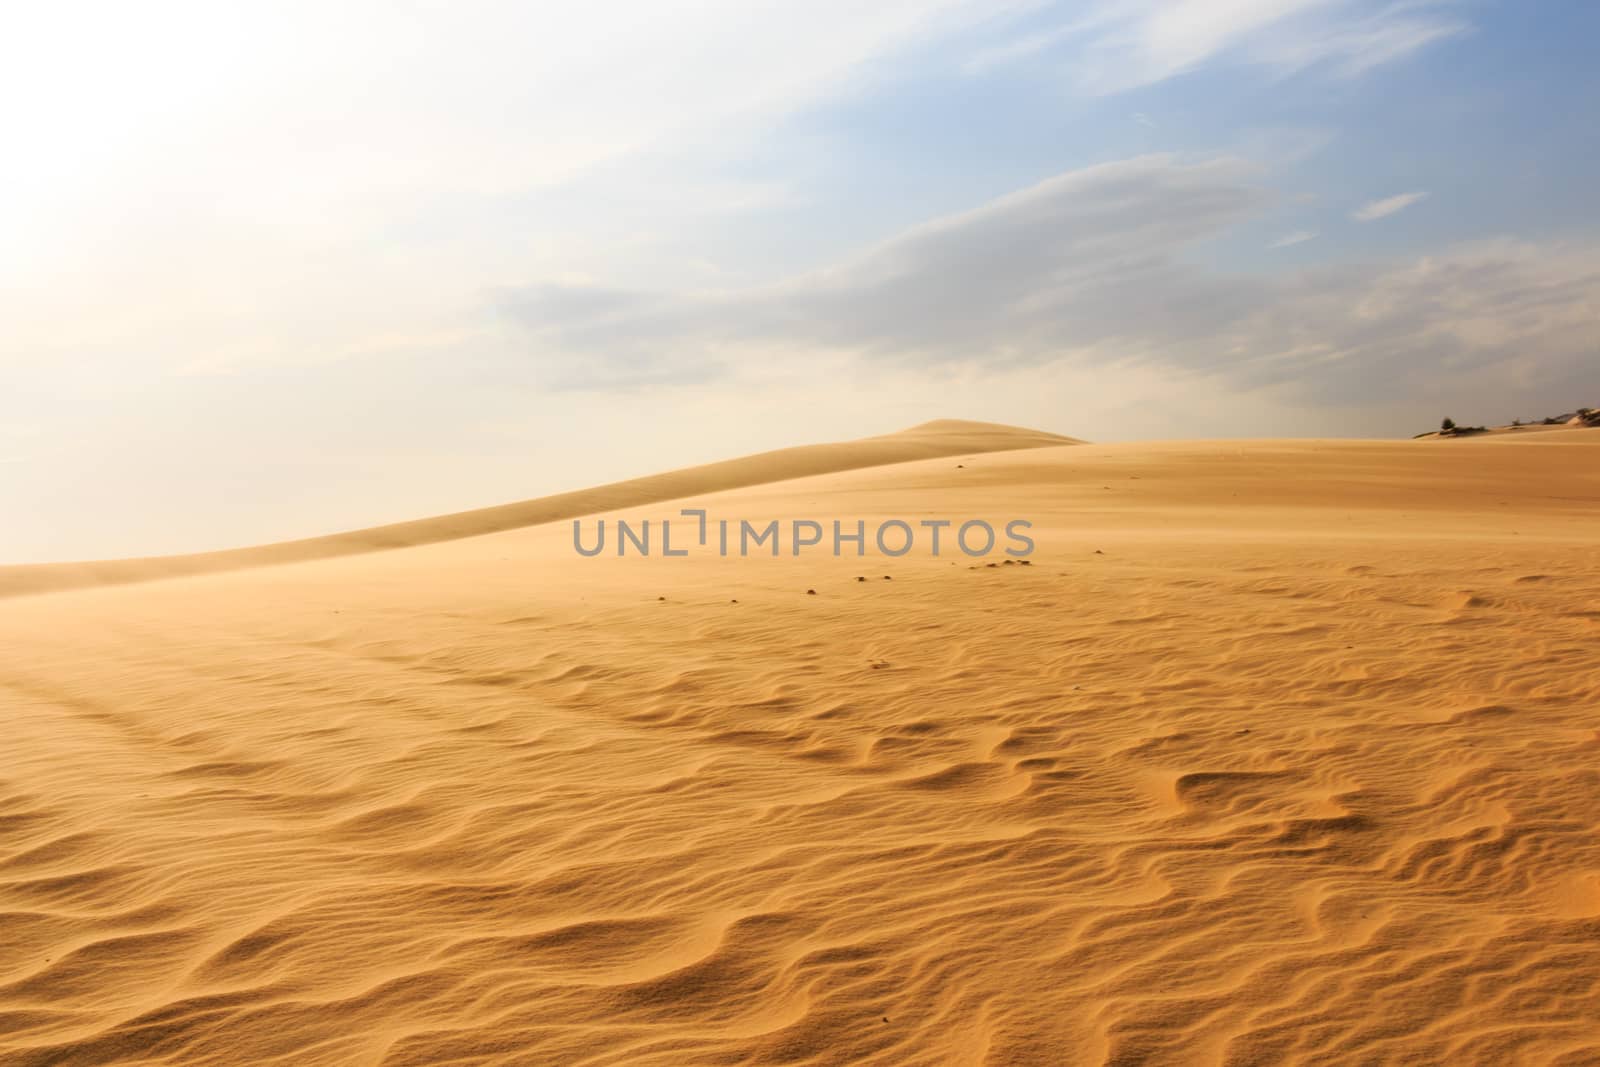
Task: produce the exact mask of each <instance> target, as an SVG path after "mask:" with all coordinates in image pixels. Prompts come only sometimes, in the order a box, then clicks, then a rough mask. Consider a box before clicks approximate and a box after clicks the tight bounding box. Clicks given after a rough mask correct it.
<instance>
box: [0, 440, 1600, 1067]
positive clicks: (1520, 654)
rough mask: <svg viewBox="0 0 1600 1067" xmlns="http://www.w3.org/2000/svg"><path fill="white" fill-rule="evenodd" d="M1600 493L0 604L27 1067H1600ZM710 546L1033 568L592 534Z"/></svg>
mask: <svg viewBox="0 0 1600 1067" xmlns="http://www.w3.org/2000/svg"><path fill="white" fill-rule="evenodd" d="M1002 448H1003V449H1007V450H1000V449H1002ZM956 457H961V458H956ZM1597 460H1600V431H1593V430H1574V431H1572V432H1570V433H1559V434H1555V433H1549V434H1536V435H1527V436H1520V435H1503V436H1500V437H1498V438H1495V439H1491V440H1485V441H1481V442H1466V441H1463V442H1459V443H1450V444H1449V446H1446V445H1445V444H1444V443H1440V442H1427V441H1423V442H1374V441H1252V442H1237V441H1227V442H1223V441H1219V442H1191V443H1161V444H1130V445H1079V446H1074V447H1064V446H1063V445H1062V444H1061V443H1059V442H1057V441H1054V440H1051V439H1047V438H1043V437H1029V436H1028V435H1026V434H1020V435H1019V433H1018V432H1017V431H1009V430H1004V429H981V428H972V427H970V426H962V425H956V426H953V427H952V426H941V425H933V426H930V427H927V428H923V429H920V430H918V431H914V432H910V433H907V434H902V435H894V436H891V437H889V438H879V439H872V440H869V441H867V442H859V443H855V444H851V445H840V446H820V449H814V450H793V451H789V452H784V453H772V454H769V455H767V456H762V457H751V458H750V459H747V460H739V461H733V462H732V463H730V464H720V465H713V466H712V467H706V468H698V469H697V470H695V471H686V472H680V473H679V474H677V475H665V476H660V477H659V478H657V479H645V480H641V481H640V482H634V483H622V484H621V485H618V486H612V487H606V488H605V489H602V490H594V491H592V493H590V494H568V495H567V496H566V497H556V498H549V499H547V500H545V501H538V502H533V503H531V504H524V505H513V506H512V507H510V508H508V509H491V510H490V511H485V512H476V513H470V514H469V515H466V516H452V517H448V518H445V519H440V520H430V521H427V522H422V523H414V524H404V525H402V526H397V527H388V528H385V529H384V531H368V532H365V533H363V534H360V535H355V534H351V535H342V539H341V538H333V539H328V540H326V541H321V542H301V543H299V545H298V546H286V547H285V548H283V549H282V550H281V551H279V550H274V549H272V548H263V549H255V550H248V551H247V552H246V553H236V554H233V555H232V556H229V557H228V558H227V560H226V562H224V563H220V564H218V566H226V567H229V568H234V569H230V570H228V571H227V572H226V573H212V574H202V573H197V572H198V571H200V570H202V569H205V568H209V567H210V566H211V564H210V563H200V564H196V563H193V562H190V563H184V564H181V565H173V564H167V565H162V564H159V563H148V564H137V565H136V564H132V563H127V564H102V565H96V566H94V567H88V568H86V569H83V570H81V571H76V572H73V571H70V570H68V569H64V568H63V569H56V570H53V571H52V570H49V569H44V570H40V569H33V570H30V571H19V570H9V571H6V572H0V587H3V588H5V589H7V590H9V591H10V592H13V593H16V592H23V591H32V592H37V593H40V595H33V596H26V597H16V598H13V599H9V600H6V601H4V602H3V603H0V707H3V708H4V710H5V713H6V726H7V744H6V759H5V761H4V762H3V763H0V1062H4V1063H6V1064H18V1065H32V1064H40V1065H43V1064H105V1063H140V1064H152V1063H171V1064H207V1063H217V1064H222V1063H254V1064H271V1063H279V1064H296V1065H299V1064H378V1063H382V1064H392V1065H399V1064H441V1063H448V1064H629V1065H667V1064H737V1063H801V1064H855V1063H873V1064H896V1065H898V1064H947V1063H948V1064H993V1065H1002V1064H1051V1065H1055V1064H1077V1063H1086V1064H1087V1063H1115V1064H1136V1063H1150V1064H1191V1063H1193V1064H1209V1063H1227V1064H1282V1063H1303V1064H1342V1063H1350V1064H1373V1063H1394V1064H1416V1063H1451V1064H1456V1063H1462V1064H1473V1063H1484V1064H1489V1063H1493V1064H1503V1063H1538V1064H1559V1065H1565V1067H1575V1065H1578V1064H1588V1063H1595V1062H1600V1025H1597V1020H1600V834H1597V818H1600V722H1597V721H1596V718H1595V712H1594V709H1595V708H1596V707H1597V706H1600V656H1597V655H1596V648H1597V647H1600V645H1597V640H1600V553H1597V551H1596V548H1597V543H1600V462H1597ZM680 506H699V507H704V508H706V509H707V510H708V511H709V512H710V513H711V514H712V515H713V516H728V517H746V518H752V519H754V518H764V517H769V516H770V517H779V518H783V517H807V518H821V517H843V518H848V519H856V518H864V519H868V520H870V519H873V518H877V517H886V516H901V517H906V518H910V519H916V518H919V517H928V518H952V519H957V520H960V519H965V518H968V517H984V518H988V519H991V520H997V521H1003V520H1004V519H1007V518H1011V517H1014V516H1021V517H1025V518H1028V519H1030V520H1032V521H1033V523H1034V536H1035V539H1036V541H1037V544H1038V549H1037V551H1036V552H1035V553H1034V555H1033V556H1031V557H1030V558H1029V560H1028V565H1027V566H1023V565H1020V564H1018V563H1010V564H1007V563H1004V562H1002V559H1001V558H999V557H989V558H986V559H969V558H967V557H965V556H961V555H959V554H956V555H949V554H947V555H945V556H942V557H940V558H937V559H935V558H931V557H929V556H928V555H927V554H926V553H921V552H919V553H916V554H913V555H911V556H907V557H903V558H898V559H889V558H885V557H883V556H880V555H877V554H869V555H868V556H866V557H865V558H860V559H858V558H855V557H852V556H848V555H847V556H845V557H843V558H834V557H833V556H831V555H828V554H825V553H814V554H807V555H802V556H799V557H793V556H788V555H784V556H781V557H779V558H776V559H774V558H767V557H762V558H751V559H743V560H741V559H722V558H718V557H716V556H715V555H709V554H695V555H691V556H690V557H688V558H685V559H670V560H669V559H662V558H659V557H651V558H637V557H629V558H617V557H616V556H614V555H611V554H606V555H603V556H600V557H596V558H594V559H581V558H578V557H577V556H576V555H575V554H574V553H573V551H572V546H571V530H570V523H567V522H558V521H554V520H557V519H563V518H570V517H572V516H573V515H575V514H587V515H594V514H595V513H598V512H600V511H602V510H604V511H607V512H609V513H610V514H611V516H612V517H615V516H617V515H624V516H627V517H639V518H643V517H660V516H664V515H672V514H675V512H676V509H677V508H678V507H680ZM596 517H597V516H596ZM473 534H476V536H471V535H473ZM316 545H320V546H321V547H320V548H312V547H309V546H316ZM400 546H407V547H400ZM378 547H400V550H396V551H383V552H375V551H364V549H370V548H378ZM870 551H871V550H870V548H869V552H870ZM251 553H253V554H251ZM312 556H316V557H326V558H314V559H313V558H310V557H312ZM217 558H218V557H209V559H213V560H214V559H217ZM184 559H189V560H193V559H194V558H193V557H184ZM285 560H300V561H299V562H284V561H285ZM255 563H277V564H280V565H274V566H245V565H246V564H255ZM989 563H994V564H995V565H994V566H992V567H991V566H988V564H989ZM163 566H166V567H167V569H166V570H165V571H163V570H162V567H163ZM162 573H170V574H181V575H184V576H181V577H173V578H170V579H169V580H164V581H151V582H146V583H144V584H138V585H126V584H122V585H117V584H113V585H101V586H98V587H94V588H77V589H66V590H60V587H61V586H63V585H64V584H66V582H67V581H68V580H69V578H68V577H66V576H69V575H71V576H73V577H71V578H70V581H74V582H81V583H93V582H105V581H112V582H126V581H129V580H132V579H134V578H144V577H153V576H157V575H159V574H162ZM29 575H32V576H33V577H32V578H30V577H28V576H29ZM41 575H42V576H43V577H40V576H41ZM886 577H887V578H888V579H889V580H885V578H886ZM858 578H865V579H868V580H867V581H858V580H857V579H858ZM51 588H56V589H58V590H60V591H55V592H44V591H45V590H48V589H51ZM807 589H814V590H815V591H816V595H814V596H808V595H806V590H807Z"/></svg>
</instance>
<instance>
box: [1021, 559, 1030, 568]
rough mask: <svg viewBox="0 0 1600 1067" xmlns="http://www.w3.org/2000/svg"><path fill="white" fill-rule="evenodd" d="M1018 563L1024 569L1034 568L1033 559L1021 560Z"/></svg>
mask: <svg viewBox="0 0 1600 1067" xmlns="http://www.w3.org/2000/svg"><path fill="white" fill-rule="evenodd" d="M1017 562H1018V563H1019V564H1021V565H1022V566H1024V567H1031V566H1033V560H1031V559H1019V560H1017Z"/></svg>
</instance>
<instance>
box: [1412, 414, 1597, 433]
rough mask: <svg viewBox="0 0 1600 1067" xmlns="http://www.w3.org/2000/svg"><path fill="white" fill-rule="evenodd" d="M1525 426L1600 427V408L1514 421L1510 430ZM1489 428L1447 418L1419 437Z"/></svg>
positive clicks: (1480, 431)
mask: <svg viewBox="0 0 1600 1067" xmlns="http://www.w3.org/2000/svg"><path fill="white" fill-rule="evenodd" d="M1524 426H1600V408H1579V409H1578V410H1576V411H1569V412H1567V413H1566V414H1565V415H1548V416H1546V417H1545V418H1542V419H1521V418H1517V419H1512V420H1511V424H1510V428H1511V429H1520V428H1522V427H1524ZM1488 432H1489V427H1487V426H1462V425H1460V424H1459V423H1457V422H1456V420H1455V419H1452V418H1450V417H1449V416H1446V417H1445V418H1444V419H1443V420H1441V421H1440V423H1439V428H1438V429H1437V430H1432V431H1429V432H1428V433H1419V434H1417V436H1418V437H1435V436H1437V437H1466V436H1468V435H1470V434H1475V433H1488Z"/></svg>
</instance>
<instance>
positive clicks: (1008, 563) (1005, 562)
mask: <svg viewBox="0 0 1600 1067" xmlns="http://www.w3.org/2000/svg"><path fill="white" fill-rule="evenodd" d="M1015 562H1016V560H1014V559H1003V560H1001V561H1000V565H1001V566H1002V567H1009V566H1011V565H1012V564H1013V563H1015Z"/></svg>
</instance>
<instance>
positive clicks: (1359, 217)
mask: <svg viewBox="0 0 1600 1067" xmlns="http://www.w3.org/2000/svg"><path fill="white" fill-rule="evenodd" d="M1427 198H1428V194H1427V192H1425V191H1422V190H1418V191H1417V192H1414V193H1400V194H1399V195H1398V196H1388V197H1384V198H1383V199H1382V200H1371V201H1368V202H1367V203H1365V204H1362V205H1361V206H1360V207H1358V208H1356V209H1355V210H1354V211H1352V212H1350V217H1351V218H1352V219H1355V220H1356V221H1357V222H1376V221H1377V220H1379V219H1386V218H1388V217H1389V216H1390V215H1397V214H1399V213H1400V212H1402V211H1404V210H1405V209H1406V208H1408V207H1410V206H1411V205H1412V204H1416V203H1419V202H1421V201H1423V200H1426V199H1427Z"/></svg>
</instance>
